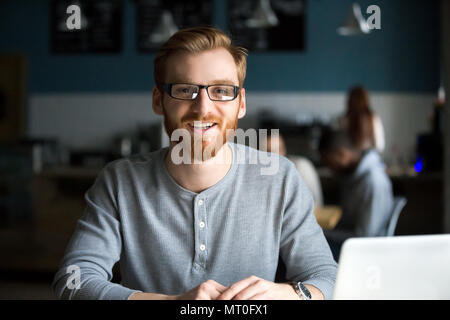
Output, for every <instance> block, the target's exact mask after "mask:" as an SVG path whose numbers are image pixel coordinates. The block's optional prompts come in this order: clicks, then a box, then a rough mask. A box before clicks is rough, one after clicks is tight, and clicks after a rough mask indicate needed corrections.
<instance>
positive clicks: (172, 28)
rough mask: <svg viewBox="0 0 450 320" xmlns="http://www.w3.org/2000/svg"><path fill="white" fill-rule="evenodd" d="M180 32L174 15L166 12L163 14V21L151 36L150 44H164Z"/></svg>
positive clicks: (161, 20) (160, 21)
mask: <svg viewBox="0 0 450 320" xmlns="http://www.w3.org/2000/svg"><path fill="white" fill-rule="evenodd" d="M177 31H178V27H177V26H176V24H175V22H174V20H173V16H172V13H170V11H168V10H164V11H163V13H162V14H161V19H160V20H159V23H158V25H157V26H156V28H155V30H154V31H153V32H152V33H151V34H150V42H152V43H163V42H165V41H167V40H169V38H170V37H171V36H172V35H173V34H174V33H175V32H177Z"/></svg>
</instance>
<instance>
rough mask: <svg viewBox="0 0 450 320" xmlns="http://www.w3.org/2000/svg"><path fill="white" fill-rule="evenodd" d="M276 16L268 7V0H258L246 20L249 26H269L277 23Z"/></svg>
mask: <svg viewBox="0 0 450 320" xmlns="http://www.w3.org/2000/svg"><path fill="white" fill-rule="evenodd" d="M278 23H279V22H278V18H277V15H276V14H275V12H273V10H272V8H271V7H270V0H258V4H257V6H256V9H255V11H254V12H253V15H252V17H251V18H250V19H248V20H247V21H246V24H247V27H249V28H269V27H274V26H277V25H278Z"/></svg>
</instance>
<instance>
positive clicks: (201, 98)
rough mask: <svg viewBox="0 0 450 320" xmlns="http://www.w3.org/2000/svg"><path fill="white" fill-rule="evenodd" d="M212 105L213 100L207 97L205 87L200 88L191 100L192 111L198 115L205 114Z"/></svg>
mask: <svg viewBox="0 0 450 320" xmlns="http://www.w3.org/2000/svg"><path fill="white" fill-rule="evenodd" d="M212 105H213V102H212V101H211V99H209V96H208V92H207V91H206V88H201V89H200V91H199V92H198V96H197V97H196V98H195V100H194V101H193V105H192V108H193V111H195V112H197V113H198V114H199V115H200V116H205V115H207V114H208V113H209V112H210V109H211V107H212Z"/></svg>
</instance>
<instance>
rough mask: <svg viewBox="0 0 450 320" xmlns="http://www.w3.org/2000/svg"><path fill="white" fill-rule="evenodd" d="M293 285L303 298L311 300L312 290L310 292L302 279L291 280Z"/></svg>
mask: <svg viewBox="0 0 450 320" xmlns="http://www.w3.org/2000/svg"><path fill="white" fill-rule="evenodd" d="M291 285H292V287H293V288H294V290H295V292H296V293H297V294H298V296H299V297H300V298H302V300H311V298H312V297H311V292H309V290H308V288H307V287H306V286H305V285H304V284H303V283H301V282H300V281H298V282H297V281H293V282H291Z"/></svg>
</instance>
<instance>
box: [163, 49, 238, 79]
mask: <svg viewBox="0 0 450 320" xmlns="http://www.w3.org/2000/svg"><path fill="white" fill-rule="evenodd" d="M165 78H166V81H167V82H170V83H195V84H233V85H238V84H239V80H238V76H237V67H236V63H235V61H234V59H233V57H232V55H231V54H230V53H229V52H228V51H227V50H226V49H224V48H218V49H213V50H207V51H202V52H200V53H189V52H178V53H176V54H174V55H172V56H170V57H169V58H168V59H167V62H166V77H165Z"/></svg>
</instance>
